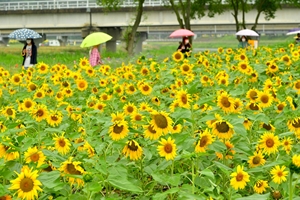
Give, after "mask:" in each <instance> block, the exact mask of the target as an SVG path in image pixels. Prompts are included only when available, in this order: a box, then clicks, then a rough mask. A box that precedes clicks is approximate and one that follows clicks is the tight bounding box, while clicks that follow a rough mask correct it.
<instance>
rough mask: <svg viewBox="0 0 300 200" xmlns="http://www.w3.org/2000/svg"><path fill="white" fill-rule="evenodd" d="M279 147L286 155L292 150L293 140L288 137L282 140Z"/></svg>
mask: <svg viewBox="0 0 300 200" xmlns="http://www.w3.org/2000/svg"><path fill="white" fill-rule="evenodd" d="M281 145H282V147H283V149H284V150H285V152H286V153H287V154H289V153H290V151H291V150H292V145H293V140H292V138H290V137H287V138H283V140H282V141H281Z"/></svg>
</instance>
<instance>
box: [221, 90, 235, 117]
mask: <svg viewBox="0 0 300 200" xmlns="http://www.w3.org/2000/svg"><path fill="white" fill-rule="evenodd" d="M217 104H218V106H219V107H220V108H221V109H222V110H223V111H224V112H226V113H228V112H233V111H234V99H233V98H232V97H230V96H229V95H228V94H227V93H226V92H223V93H222V94H221V95H219V96H218V100H217Z"/></svg>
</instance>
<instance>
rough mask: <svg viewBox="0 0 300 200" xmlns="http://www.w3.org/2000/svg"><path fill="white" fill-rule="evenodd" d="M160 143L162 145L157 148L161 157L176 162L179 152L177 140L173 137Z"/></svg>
mask: <svg viewBox="0 0 300 200" xmlns="http://www.w3.org/2000/svg"><path fill="white" fill-rule="evenodd" d="M159 143H160V144H161V145H159V146H158V147H157V150H158V153H159V155H160V156H161V157H165V159H166V160H174V158H175V156H176V150H177V147H176V144H175V140H174V139H172V138H171V137H169V138H168V139H167V140H165V139H164V138H162V139H161V140H160V141H159Z"/></svg>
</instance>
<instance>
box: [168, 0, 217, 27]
mask: <svg viewBox="0 0 300 200" xmlns="http://www.w3.org/2000/svg"><path fill="white" fill-rule="evenodd" d="M176 2H177V3H176ZM176 2H175V1H174V0H167V2H166V3H168V4H170V7H171V9H172V10H173V11H174V13H175V15H176V18H177V21H178V23H179V27H180V28H185V29H188V30H191V19H196V18H199V19H200V18H202V17H203V16H205V15H206V13H205V12H206V11H208V13H207V15H208V16H209V17H213V16H214V15H215V14H216V13H219V14H220V13H221V12H222V8H221V2H222V0H194V1H191V0H186V1H184V0H179V1H176Z"/></svg>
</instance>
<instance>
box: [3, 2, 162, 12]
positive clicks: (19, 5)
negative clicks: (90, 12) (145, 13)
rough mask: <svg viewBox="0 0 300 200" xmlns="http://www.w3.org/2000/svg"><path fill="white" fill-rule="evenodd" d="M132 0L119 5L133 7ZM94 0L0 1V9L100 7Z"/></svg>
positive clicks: (153, 3)
mask: <svg viewBox="0 0 300 200" xmlns="http://www.w3.org/2000/svg"><path fill="white" fill-rule="evenodd" d="M136 5H137V4H136V3H135V2H134V1H133V0H124V1H123V2H122V4H121V5H120V6H121V7H135V6H136ZM143 5H144V7H155V6H164V5H166V1H165V0H145V2H144V4H143ZM101 7H103V6H100V5H98V4H97V3H96V1H95V0H39V1H37V0H36V1H10V2H0V10H47V9H69V8H101Z"/></svg>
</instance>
